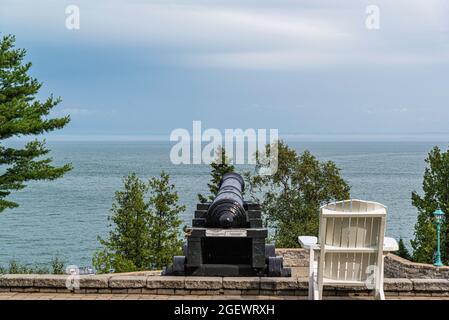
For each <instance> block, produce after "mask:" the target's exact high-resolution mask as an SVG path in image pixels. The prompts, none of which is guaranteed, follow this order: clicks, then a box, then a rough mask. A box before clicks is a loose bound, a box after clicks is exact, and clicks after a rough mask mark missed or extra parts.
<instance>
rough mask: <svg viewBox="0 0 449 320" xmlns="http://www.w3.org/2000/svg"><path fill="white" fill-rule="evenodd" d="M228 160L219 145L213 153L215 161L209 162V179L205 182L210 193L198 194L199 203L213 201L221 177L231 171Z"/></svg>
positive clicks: (232, 168) (231, 167) (232, 169)
mask: <svg viewBox="0 0 449 320" xmlns="http://www.w3.org/2000/svg"><path fill="white" fill-rule="evenodd" d="M229 162H230V160H229V159H228V157H227V156H226V151H225V149H224V148H222V147H219V148H218V149H217V151H216V154H215V161H214V162H212V163H211V164H210V166H211V173H210V175H211V180H210V183H208V184H207V186H208V187H209V191H210V195H209V196H203V195H202V194H198V200H199V202H201V203H206V202H208V201H213V200H214V198H215V196H216V195H217V193H218V188H219V187H220V181H221V178H222V177H223V175H224V174H225V173H228V172H233V171H234V166H233V165H231V164H229Z"/></svg>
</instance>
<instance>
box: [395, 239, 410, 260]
mask: <svg viewBox="0 0 449 320" xmlns="http://www.w3.org/2000/svg"><path fill="white" fill-rule="evenodd" d="M395 254H396V255H398V256H400V257H401V258H404V259H407V260H412V256H411V255H410V252H409V251H408V250H407V247H406V246H405V244H404V240H402V238H401V239H399V250H398V251H396V252H395Z"/></svg>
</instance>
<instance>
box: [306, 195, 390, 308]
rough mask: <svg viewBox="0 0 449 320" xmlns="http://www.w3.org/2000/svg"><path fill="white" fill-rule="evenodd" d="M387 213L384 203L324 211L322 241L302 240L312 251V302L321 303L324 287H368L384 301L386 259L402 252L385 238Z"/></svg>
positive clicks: (357, 202)
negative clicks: (390, 255) (388, 255)
mask: <svg viewBox="0 0 449 320" xmlns="http://www.w3.org/2000/svg"><path fill="white" fill-rule="evenodd" d="M386 215H387V210H386V207H385V206H384V205H382V204H380V203H376V202H369V201H362V200H355V199H354V200H345V201H339V202H334V203H330V204H328V205H325V206H323V207H321V210H320V218H319V219H320V227H319V237H318V238H317V237H310V236H300V237H298V240H299V243H300V244H301V246H302V247H303V248H306V249H309V250H310V264H309V265H310V267H309V299H314V300H317V299H319V300H321V299H322V295H323V286H326V285H329V286H365V287H368V289H373V291H374V294H375V297H376V299H381V300H384V299H385V296H384V290H383V278H384V277H383V274H384V263H383V262H384V256H385V255H386V254H387V253H388V252H390V251H396V250H398V244H397V242H396V240H395V239H393V238H386V237H385V220H386Z"/></svg>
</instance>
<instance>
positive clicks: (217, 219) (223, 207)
mask: <svg viewBox="0 0 449 320" xmlns="http://www.w3.org/2000/svg"><path fill="white" fill-rule="evenodd" d="M244 187H245V182H244V180H243V178H242V177H241V176H240V175H238V174H237V173H234V172H231V173H226V174H224V175H223V178H222V179H221V182H220V186H219V188H218V193H217V196H216V197H215V199H214V201H213V202H212V204H211V205H210V206H209V208H208V210H207V213H206V224H205V225H206V227H207V228H245V227H246V226H247V222H248V219H247V214H246V211H245V207H244V202H243V195H242V193H243V189H244Z"/></svg>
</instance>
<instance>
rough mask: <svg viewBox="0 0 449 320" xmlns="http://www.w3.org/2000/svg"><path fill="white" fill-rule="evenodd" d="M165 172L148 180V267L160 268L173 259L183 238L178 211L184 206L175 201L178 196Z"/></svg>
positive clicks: (180, 249)
mask: <svg viewBox="0 0 449 320" xmlns="http://www.w3.org/2000/svg"><path fill="white" fill-rule="evenodd" d="M169 179H170V177H169V175H168V174H166V173H165V172H162V173H161V177H160V178H159V179H157V178H152V179H151V180H150V182H149V186H150V190H151V195H150V201H149V204H150V230H149V239H150V252H151V268H152V269H160V268H162V267H163V266H164V265H168V264H169V263H171V262H172V260H173V256H174V255H179V254H180V253H181V252H182V240H181V239H180V238H179V232H180V226H181V223H182V221H181V219H180V218H179V214H180V213H181V212H183V211H184V210H185V208H186V207H185V206H180V205H178V200H179V196H178V193H177V192H176V191H175V186H174V185H173V184H170V180H169Z"/></svg>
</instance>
